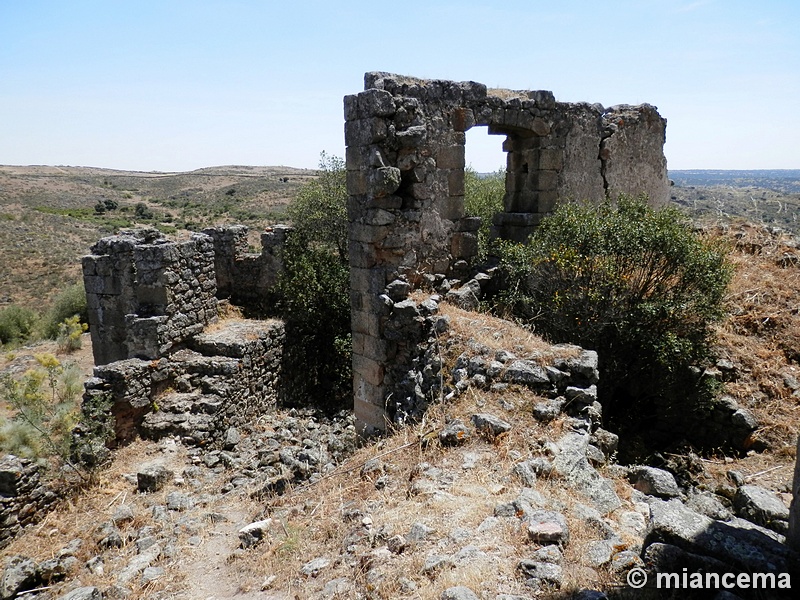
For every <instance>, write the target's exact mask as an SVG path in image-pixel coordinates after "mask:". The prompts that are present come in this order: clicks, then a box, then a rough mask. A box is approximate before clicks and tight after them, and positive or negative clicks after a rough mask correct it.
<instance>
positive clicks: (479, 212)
mask: <svg viewBox="0 0 800 600" xmlns="http://www.w3.org/2000/svg"><path fill="white" fill-rule="evenodd" d="M505 193H506V172H505V169H500V170H498V171H496V172H494V173H490V174H488V175H479V174H478V173H477V172H476V171H475V169H473V168H472V167H468V168H467V169H465V170H464V209H465V211H466V214H467V215H468V216H470V217H480V218H481V228H480V229H479V230H478V257H479V258H480V259H481V260H484V259H485V258H486V256H487V254H488V252H489V232H490V230H491V226H492V218H493V217H494V215H495V213H498V212H502V210H503V197H504V196H505Z"/></svg>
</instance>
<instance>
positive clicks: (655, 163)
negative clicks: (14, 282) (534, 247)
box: [344, 72, 669, 431]
mask: <svg viewBox="0 0 800 600" xmlns="http://www.w3.org/2000/svg"><path fill="white" fill-rule="evenodd" d="M364 87H365V90H364V91H363V92H360V93H358V94H355V95H351V96H346V97H345V99H344V112H345V143H346V146H347V151H346V166H347V190H348V194H349V200H348V219H349V221H350V226H349V255H350V269H351V314H352V332H353V371H354V381H353V383H354V391H355V399H354V408H355V414H356V421H357V423H358V427H359V429H360V430H362V431H368V430H373V429H377V430H383V429H384V428H385V425H386V417H387V415H386V410H385V402H386V396H387V393H389V392H388V389H387V381H386V374H387V367H388V366H391V365H392V361H393V360H395V357H396V356H397V355H398V352H397V351H398V341H397V340H392V339H388V338H387V336H386V331H385V330H384V326H385V324H386V315H387V311H391V307H389V304H391V303H392V302H393V301H395V300H402V298H403V293H405V294H407V290H408V289H410V287H411V285H413V284H414V283H416V282H418V281H419V280H420V278H421V277H422V276H424V275H425V274H432V273H440V274H445V275H448V276H452V275H455V276H458V275H459V274H464V273H465V272H466V271H467V269H468V261H469V260H470V259H471V258H472V257H474V256H475V255H476V253H477V235H476V231H477V229H478V227H479V226H480V222H479V221H478V220H477V219H475V218H470V217H467V216H465V214H464V167H465V141H466V136H465V132H466V131H467V130H469V129H470V128H471V127H474V126H476V125H483V126H487V127H489V131H490V133H500V134H504V135H506V136H507V139H506V142H505V144H504V150H505V151H506V152H508V154H509V160H508V176H507V183H506V197H505V206H504V211H503V212H502V213H500V214H498V215H497V216H496V218H495V222H494V227H495V231H496V233H497V234H498V235H499V236H501V237H503V238H506V239H512V240H517V241H524V240H525V239H526V238H527V237H528V235H529V234H530V233H531V231H532V230H533V228H535V227H536V225H538V224H539V222H540V221H541V219H542V217H543V216H544V215H546V214H547V213H549V212H551V211H552V210H553V208H554V206H555V205H556V204H557V203H558V202H561V201H564V200H568V199H575V200H588V201H593V202H598V201H601V200H602V199H604V198H605V197H606V195H607V194H609V193H611V194H616V193H620V192H625V193H633V194H639V193H646V194H648V195H649V197H650V199H651V201H653V202H656V203H660V202H663V201H665V200H666V198H667V192H668V186H669V182H668V179H667V172H666V159H665V158H664V153H663V146H664V140H665V131H666V121H665V120H664V119H663V118H662V117H661V116H660V115H659V114H658V112H657V111H656V109H655V108H654V107H652V106H650V105H647V104H643V105H640V106H634V107H631V106H621V107H615V108H611V109H608V110H606V109H604V108H603V107H602V106H600V105H598V104H586V103H581V104H569V103H562V102H557V101H556V100H555V98H554V96H553V94H552V93H551V92H547V91H513V90H488V89H487V87H486V86H485V85H483V84H480V83H475V82H454V81H445V80H425V79H417V78H412V77H403V76H399V75H391V74H388V73H381V72H373V73H367V74H366V75H365V86H364ZM390 285H391V286H392V290H389V289H388V287H387V286H390ZM398 290H404V292H403V293H400V292H399V291H398ZM390 291H391V292H392V293H391V294H389V292H390ZM387 300H388V303H387Z"/></svg>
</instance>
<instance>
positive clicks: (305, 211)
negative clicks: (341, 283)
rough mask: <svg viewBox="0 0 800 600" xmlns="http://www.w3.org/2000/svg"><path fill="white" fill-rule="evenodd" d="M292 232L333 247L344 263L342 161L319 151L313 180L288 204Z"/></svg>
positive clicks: (345, 185) (344, 184)
mask: <svg viewBox="0 0 800 600" xmlns="http://www.w3.org/2000/svg"><path fill="white" fill-rule="evenodd" d="M288 213H289V217H290V218H291V220H292V224H293V225H294V227H295V229H296V231H297V232H298V233H299V234H300V235H301V236H302V237H303V238H304V239H306V240H307V241H308V242H310V243H313V244H316V245H319V246H322V247H325V248H329V249H332V250H334V251H335V252H336V253H337V255H338V258H339V260H340V261H341V262H342V263H347V171H345V166H344V160H342V159H341V158H339V157H338V156H333V155H331V154H327V153H325V152H322V153H320V159H319V175H318V177H317V179H315V180H313V181H311V182H309V183H307V184H306V185H304V186H303V187H302V188H301V189H300V191H299V192H298V194H297V196H296V197H295V198H294V200H292V202H291V204H289V207H288Z"/></svg>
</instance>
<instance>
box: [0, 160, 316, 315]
mask: <svg viewBox="0 0 800 600" xmlns="http://www.w3.org/2000/svg"><path fill="white" fill-rule="evenodd" d="M315 176H316V171H313V170H307V169H295V168H291V167H240V166H230V167H211V168H206V169H199V170H196V171H191V172H188V173H158V172H147V173H146V172H132V171H115V170H109V169H98V168H91V167H45V166H27V167H17V166H0V308H2V307H3V306H6V305H9V304H12V303H13V304H21V305H30V304H33V305H34V306H35V307H37V308H43V306H45V305H47V304H48V302H49V301H50V299H52V298H53V297H54V296H55V295H56V294H57V293H58V291H60V290H61V289H63V288H64V287H66V286H67V285H69V284H71V283H74V282H76V281H78V280H79V278H80V257H81V256H83V255H84V254H86V253H87V252H88V250H89V247H90V246H91V245H92V244H93V243H94V242H96V241H97V240H98V239H100V238H101V237H103V236H106V235H111V234H113V233H115V232H116V231H118V230H119V229H120V228H124V227H130V226H134V225H137V224H147V225H150V226H156V227H158V228H159V229H162V230H163V231H164V232H166V233H170V234H178V235H180V234H181V233H182V232H188V231H198V230H200V229H202V228H204V227H210V226H212V225H216V224H219V223H226V222H236V223H243V224H245V225H248V226H250V227H251V228H252V229H254V230H256V233H257V230H258V229H259V228H263V227H264V226H266V225H268V224H271V223H275V222H278V221H281V220H285V216H284V211H285V209H286V206H287V204H288V203H289V200H290V199H291V198H293V197H294V196H295V194H296V193H297V191H298V189H299V188H300V186H302V184H303V183H305V182H307V181H309V180H311V179H313V178H314V177H315ZM255 239H256V238H255V237H254V241H255Z"/></svg>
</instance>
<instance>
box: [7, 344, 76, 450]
mask: <svg viewBox="0 0 800 600" xmlns="http://www.w3.org/2000/svg"><path fill="white" fill-rule="evenodd" d="M34 357H35V358H36V361H37V362H38V363H39V367H38V368H36V369H31V370H29V371H27V372H26V373H25V374H24V375H23V376H22V377H21V378H20V379H19V380H17V379H14V378H12V377H11V376H10V375H8V374H6V375H3V376H2V377H0V397H2V399H3V401H4V402H6V403H7V404H8V406H9V407H10V408H11V409H12V411H13V413H14V414H13V417H12V419H10V420H8V421H6V420H3V422H2V423H1V424H0V448H2V449H3V451H5V452H11V453H14V454H19V455H21V456H26V457H30V458H39V457H42V456H44V455H46V454H52V455H58V456H60V457H62V458H66V456H67V453H68V450H69V443H70V437H69V436H70V432H71V431H72V427H73V426H74V425H75V423H77V415H78V408H77V400H78V398H79V396H80V392H81V389H82V381H81V377H80V371H79V370H78V369H77V368H76V367H74V366H72V365H68V366H65V365H62V364H61V363H60V362H59V361H58V359H57V358H56V357H55V356H53V355H52V354H36V355H34Z"/></svg>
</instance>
